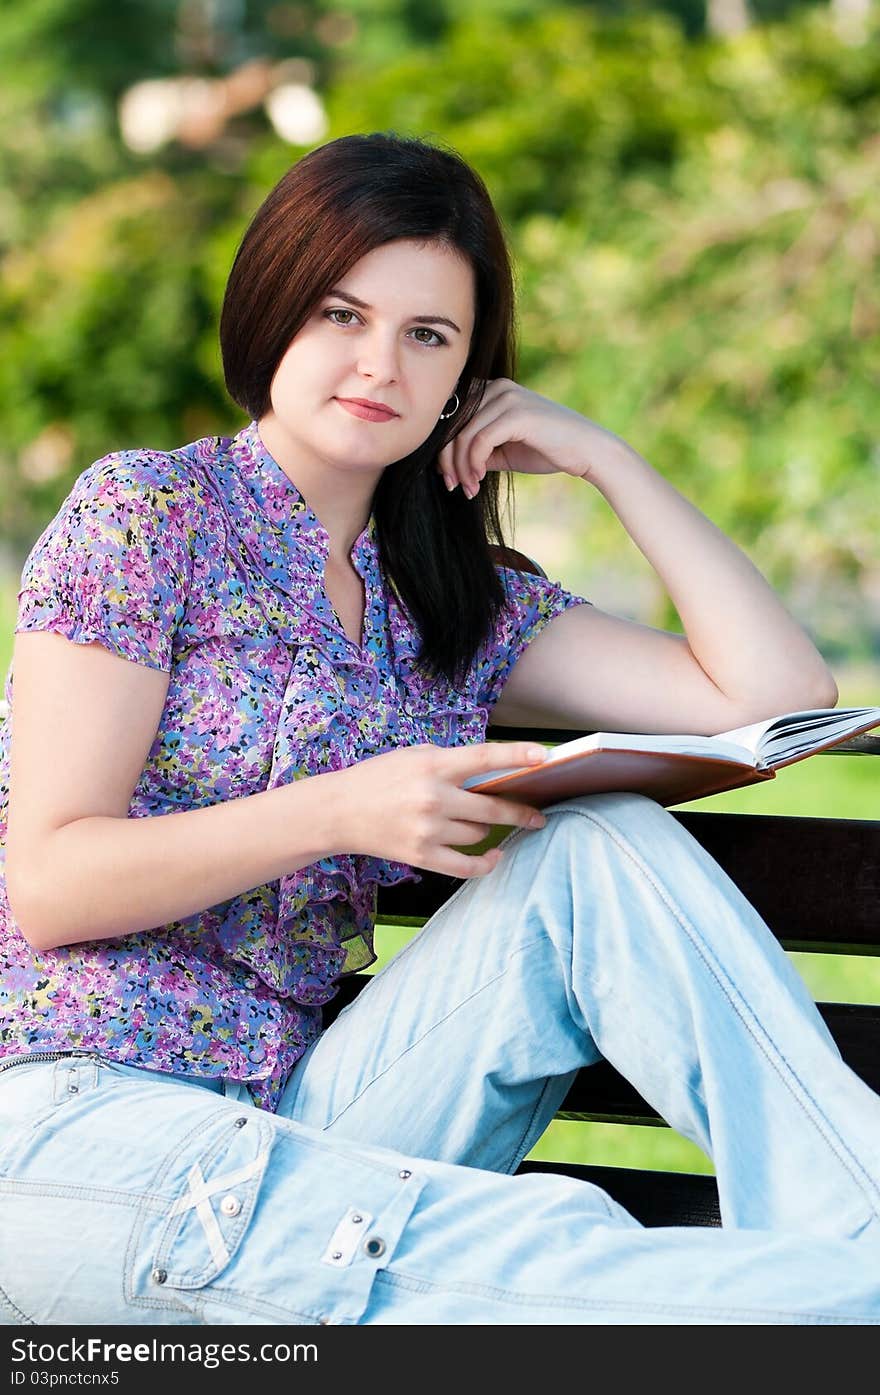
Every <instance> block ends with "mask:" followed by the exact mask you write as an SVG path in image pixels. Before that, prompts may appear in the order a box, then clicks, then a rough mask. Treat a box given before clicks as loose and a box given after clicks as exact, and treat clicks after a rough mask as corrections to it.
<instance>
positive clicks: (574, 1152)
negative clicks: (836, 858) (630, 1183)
mask: <svg viewBox="0 0 880 1395" xmlns="http://www.w3.org/2000/svg"><path fill="white" fill-rule="evenodd" d="M15 610H16V595H15V591H14V589H13V588H12V587H11V586H6V587H2V586H0V674H2V675H5V674H6V671H7V668H8V666H9V661H10V658H11V654H12V631H13V626H14V623H15ZM837 678H838V683H839V686H840V690H841V692H840V705H841V706H859V705H862V704H864V705H878V704H880V674H878V672H877V670H875V669H871V668H863V669H861V670H858V671H856V670H852V671H850V672H848V673H847V672H845V671H841V672H838V673H837ZM0 696H2V694H0ZM878 765H880V761H877V760H872V759H870V758H867V757H865V756H855V755H848V756H844V755H835V756H821V757H817V758H815V759H813V760H807V761H803V762H802V763H800V764H798V765H794V766H790V767H788V768H787V769H785V770H782V771H780V772H779V774H778V775H777V777H776V779H775V780H772V781H768V782H766V783H762V784H759V785H753V786H750V787H749V788H747V789H742V790H734V791H732V792H731V793H729V794H719V795H713V796H712V798H711V799H704V800H694V801H692V802H691V803H689V804H688V805H687V806H686V807H687V808H689V809H701V808H706V809H712V810H715V811H716V812H722V811H730V812H734V813H758V814H780V815H781V814H798V815H803V816H811V815H819V816H824V817H828V818H860V819H880V770H878V769H877V767H878ZM679 807H683V806H679ZM414 933H415V931H414V929H413V928H405V927H400V926H388V925H381V924H380V925H378V926H377V927H376V946H377V950H378V955H379V958H378V961H377V963H376V965H374V969H373V971H374V972H375V970H376V969H378V968H380V967H381V966H382V964H384V963H386V962H387V961H388V959H390V958H391V957H392V955H394V954H396V953H397V951H398V950H399V949H400V948H402V947H403V945H404V944H405V943H406V942H407V940H409V939H410V938H411V936H412V935H413V934H414ZM791 957H792V960H793V961H794V963H795V965H796V967H797V968H798V970H799V972H800V973H801V975H802V977H803V978H804V980H805V982H806V984H807V986H808V988H809V989H810V992H811V993H812V995H813V997H814V998H815V999H824V1000H825V1001H828V1002H835V1001H836V1002H862V1003H880V960H873V959H869V958H852V957H847V956H837V955H824V954H792V956H791ZM529 1156H530V1157H531V1158H536V1159H539V1158H540V1159H547V1160H553V1159H555V1160H559V1161H567V1162H589V1163H595V1164H604V1165H610V1166H616V1167H644V1168H655V1169H662V1170H671V1171H677V1172H706V1173H711V1172H712V1164H711V1162H710V1160H709V1159H708V1158H707V1157H706V1156H705V1154H703V1153H702V1152H701V1150H700V1149H699V1148H697V1147H696V1146H695V1145H694V1144H693V1143H690V1142H689V1141H688V1140H687V1139H684V1138H682V1137H681V1136H680V1135H679V1134H677V1133H675V1132H674V1131H673V1130H671V1129H667V1128H634V1127H627V1126H621V1125H618V1124H592V1123H574V1122H569V1121H566V1120H561V1119H558V1120H554V1121H553V1123H552V1124H551V1125H550V1127H549V1128H548V1130H547V1132H546V1133H545V1134H544V1136H543V1137H542V1138H541V1139H540V1141H539V1142H538V1144H537V1146H536V1147H535V1148H534V1149H533V1150H532V1152H531V1153H530V1154H529Z"/></svg>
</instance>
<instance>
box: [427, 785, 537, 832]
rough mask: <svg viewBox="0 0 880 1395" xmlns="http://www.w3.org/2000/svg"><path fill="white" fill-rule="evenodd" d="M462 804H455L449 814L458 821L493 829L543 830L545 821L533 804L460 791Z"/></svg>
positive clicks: (477, 792) (475, 791)
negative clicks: (476, 823) (467, 821)
mask: <svg viewBox="0 0 880 1395" xmlns="http://www.w3.org/2000/svg"><path fill="white" fill-rule="evenodd" d="M461 794H462V796H463V799H464V801H465V802H464V803H462V804H459V803H457V802H456V803H455V804H454V805H453V808H452V810H451V812H452V813H453V814H454V815H455V816H456V818H459V819H474V820H479V822H480V824H481V825H483V824H488V825H489V826H490V827H494V826H495V825H496V824H504V825H505V826H506V827H509V828H543V827H544V824H545V823H546V822H547V820H546V819H545V818H544V815H543V814H542V813H541V811H540V809H536V808H535V806H534V805H533V804H521V803H520V802H519V800H517V799H502V798H500V797H499V796H498V795H491V794H480V793H479V791H478V790H473V791H471V790H462V791H461Z"/></svg>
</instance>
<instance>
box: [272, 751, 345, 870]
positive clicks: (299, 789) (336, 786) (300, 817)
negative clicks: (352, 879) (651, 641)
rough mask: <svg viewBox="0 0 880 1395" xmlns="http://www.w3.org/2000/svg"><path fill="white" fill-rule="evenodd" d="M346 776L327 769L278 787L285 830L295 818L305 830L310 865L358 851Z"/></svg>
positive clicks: (342, 772) (339, 771) (340, 771)
mask: <svg viewBox="0 0 880 1395" xmlns="http://www.w3.org/2000/svg"><path fill="white" fill-rule="evenodd" d="M345 775H346V771H344V770H328V771H325V772H322V773H321V774H320V775H308V776H306V777H305V778H304V779H301V780H292V781H291V782H290V784H287V785H282V786H280V788H279V792H280V793H282V794H283V796H284V798H285V804H286V809H287V813H286V814H285V815H283V817H284V818H285V822H286V823H287V825H288V827H289V820H292V819H294V818H295V819H296V820H297V821H300V822H304V823H305V825H306V826H307V827H308V830H309V831H308V834H307V841H308V845H309V861H310V862H317V861H318V860H319V859H320V858H323V857H336V856H338V854H340V853H346V852H347V853H350V852H356V851H357V849H356V848H355V847H354V846H353V844H354V830H353V828H352V827H351V822H352V820H351V815H352V809H351V800H350V799H347V798H346V786H345V779H344V777H345Z"/></svg>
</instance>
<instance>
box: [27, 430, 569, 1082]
mask: <svg viewBox="0 0 880 1395" xmlns="http://www.w3.org/2000/svg"><path fill="white" fill-rule="evenodd" d="M328 546H329V538H328V535H327V533H326V531H325V529H324V528H323V527H322V526H321V524H320V522H319V520H318V518H317V517H316V515H315V514H314V513H313V512H312V510H311V509H310V508H309V506H308V504H307V503H306V501H305V499H304V498H303V497H302V495H301V494H300V493H299V492H298V491H297V489H296V488H295V486H294V485H293V484H292V483H291V481H290V480H289V479H288V478H287V476H286V475H285V474H284V472H283V470H282V469H281V467H280V466H279V465H278V464H277V463H276V461H275V460H273V458H272V457H271V456H270V455H269V453H268V451H267V450H266V448H265V447H264V445H263V443H262V441H261V439H260V436H259V432H258V429H257V423H256V422H255V421H252V422H250V423H249V424H248V425H247V426H245V427H244V428H243V429H242V430H241V431H239V432H238V434H237V435H235V436H232V437H229V436H224V437H216V436H210V437H206V438H204V439H203V440H199V441H194V442H193V443H191V444H190V445H186V446H182V447H180V448H179V449H177V450H173V451H169V452H163V451H155V450H127V451H119V452H115V453H113V454H111V455H107V456H104V457H102V459H100V460H98V461H96V462H95V463H94V464H93V465H91V466H90V467H89V468H88V469H87V470H85V471H84V472H83V474H81V475H80V477H79V479H78V480H77V481H76V484H75V485H74V487H73V489H72V490H71V492H70V494H69V495H68V497H67V499H66V500H65V502H64V503H63V504H62V506H61V508H60V509H59V511H58V513H57V514H56V516H55V518H54V519H53V520H52V521H51V523H50V524H49V525H48V527H47V528H46V529H45V531H44V532H43V533H42V535H41V536H40V537H39V538H38V540H37V542H36V543H35V544H34V547H33V548H32V550H31V553H30V555H29V557H28V559H27V561H26V563H25V566H24V571H23V575H22V589H21V591H20V593H19V612H18V620H17V624H16V630H20V631H23V630H55V631H57V632H59V633H60V634H63V635H66V636H67V638H68V639H71V640H73V641H74V642H76V643H83V644H85V643H88V642H90V641H93V640H98V641H100V642H101V643H102V644H103V645H105V646H106V647H107V648H108V649H110V650H111V651H113V652H114V653H116V654H120V655H122V656H123V657H124V658H126V659H130V660H132V661H133V662H134V663H140V664H146V665H148V666H149V667H151V668H158V669H162V670H164V671H165V672H167V673H169V674H170V681H169V688H168V693H167V697H166V700H165V706H164V709H163V712H162V717H161V721H160V724H159V729H158V731H157V733H156V737H155V740H154V742H153V745H152V748H151V750H150V752H149V755H148V757H147V761H146V764H145V766H144V769H143V773H142V775H141V777H140V780H139V782H138V785H137V788H136V789H135V791H134V794H133V796H132V800H131V805H130V808H129V817H130V818H146V817H148V816H150V815H153V814H164V813H169V812H172V811H174V810H180V809H192V808H201V807H203V806H205V805H209V804H214V803H216V802H217V801H218V800H222V799H236V798H239V797H240V796H242V795H249V794H255V793H257V792H258V791H261V790H266V789H273V788H274V787H275V786H277V785H281V784H286V783H287V782H288V781H290V780H296V779H301V778H303V777H304V776H307V775H313V774H318V773H319V772H321V771H325V770H338V769H342V768H344V767H346V766H348V765H351V764H352V763H353V762H355V761H358V760H362V759H364V758H365V757H367V756H372V755H376V754H377V753H379V752H380V751H385V750H390V749H392V748H394V747H397V746H404V745H413V744H416V743H420V742H434V743H437V744H439V745H444V746H451V745H463V744H465V743H466V742H473V741H482V740H484V739H485V731H486V722H487V716H488V713H489V711H490V710H491V708H492V707H493V705H494V704H495V702H496V701H497V699H498V697H499V695H500V693H501V689H502V687H503V685H504V682H505V679H506V678H507V675H508V673H509V671H510V669H511V667H512V666H513V664H514V663H515V662H516V659H517V658H518V656H519V655H520V654H521V653H522V651H523V650H524V649H525V647H526V646H527V645H528V643H529V642H530V641H531V640H532V639H533V638H534V637H535V635H536V634H538V632H539V631H540V630H541V629H542V628H543V626H544V625H545V624H546V623H547V622H548V621H549V620H550V619H552V617H553V616H555V615H558V614H559V613H560V612H561V611H563V610H565V609H566V608H567V607H568V606H571V605H578V604H587V602H585V601H584V600H583V598H582V597H579V596H576V595H573V594H572V593H570V592H568V591H566V590H564V589H563V588H562V587H561V586H560V585H558V583H556V582H554V581H548V580H546V579H544V578H543V577H539V576H535V575H531V574H526V573H521V572H517V571H514V570H512V569H509V568H501V569H500V572H501V575H502V579H503V581H504V584H505V587H506V591H507V595H508V600H507V604H506V606H505V609H504V612H503V614H502V617H501V619H500V621H499V624H498V626H497V628H496V632H495V634H494V636H493V637H492V639H491V641H490V642H487V643H484V645H483V646H482V647H481V649H480V651H479V653H478V654H477V656H476V658H475V661H474V663H473V665H472V667H471V670H470V673H469V675H468V678H467V681H466V682H465V684H464V686H463V687H462V688H461V689H459V690H456V689H455V688H454V687H453V686H451V685H450V684H449V683H448V682H446V681H445V680H443V681H441V682H439V683H436V684H434V685H433V686H430V687H429V686H428V685H427V684H426V682H425V681H424V680H423V679H422V678H421V677H420V676H419V675H418V674H417V671H416V669H415V667H414V660H415V658H416V655H417V652H418V636H417V634H416V633H415V631H414V628H413V625H412V623H411V622H410V620H409V619H408V616H407V612H406V611H405V609H404V608H403V607H402V606H401V604H400V602H399V600H398V599H397V597H396V595H395V593H394V591H393V590H392V589H391V588H390V587H389V586H388V585H387V584H386V582H385V579H384V576H383V573H382V570H381V567H380V562H379V554H378V546H377V543H376V537H375V520H374V518H372V517H371V518H370V521H369V523H368V525H367V527H366V528H365V529H364V531H363V532H362V533H361V535H360V536H359V537H358V539H357V541H356V542H355V544H354V546H353V548H352V551H351V558H352V562H353V564H354V566H355V568H356V569H357V571H358V573H359V574H360V576H361V577H362V578H363V581H364V585H365V591H366V609H365V615H364V631H363V637H362V647H360V648H359V647H358V646H357V644H355V643H354V642H353V641H352V640H351V639H349V638H348V637H347V635H346V634H345V631H344V630H343V628H342V626H341V624H340V621H339V619H338V617H337V615H336V613H335V612H334V610H333V607H332V606H331V604H330V602H329V600H328V598H327V596H326V594H325V592H324V587H323V572H324V563H325V560H326V557H327V554H328ZM5 695H6V699H7V702H8V705H9V707H8V716H7V717H6V719H5V720H4V721H2V722H0V1057H2V1056H10V1055H17V1054H20V1053H22V1052H29V1051H35V1050H57V1049H65V1048H68V1047H71V1046H74V1047H84V1048H90V1049H95V1050H98V1051H100V1052H101V1053H102V1054H103V1055H105V1056H107V1057H109V1058H111V1059H113V1060H116V1061H121V1062H125V1063H127V1064H130V1065H143V1066H148V1067H149V1068H151V1069H153V1070H160V1071H169V1072H174V1073H178V1074H185V1075H194V1076H229V1077H231V1078H233V1079H236V1080H243V1081H246V1082H247V1083H248V1085H249V1086H250V1089H251V1091H252V1093H253V1094H254V1097H255V1099H256V1101H257V1103H258V1104H260V1105H261V1107H263V1108H265V1109H269V1110H274V1109H275V1108H276V1107H277V1104H278V1100H279V1098H280V1096H281V1092H282V1090H283V1088H284V1085H285V1082H286V1080H287V1078H288V1076H289V1074H290V1072H291V1070H292V1068H293V1065H294V1063H295V1062H296V1061H297V1059H298V1058H299V1057H300V1056H301V1055H302V1053H303V1052H304V1051H305V1049H306V1047H307V1046H308V1045H309V1043H310V1042H311V1041H313V1040H314V1038H315V1037H316V1036H317V1035H318V1034H319V1032H320V1030H321V1009H322V1004H324V1003H326V1002H328V1000H329V999H331V998H332V997H333V996H334V995H335V993H336V991H337V980H338V979H339V978H340V976H341V975H343V974H348V973H351V972H353V971H355V970H359V969H363V968H364V967H365V966H367V965H369V964H371V963H372V962H373V961H374V959H375V954H374V953H373V947H372V930H373V922H374V918H375V905H376V887H377V885H378V884H382V885H389V884H391V883H394V882H399V881H404V880H408V879H409V880H418V879H419V874H418V873H417V872H414V871H413V870H412V868H410V867H409V866H407V865H405V864H403V863H400V862H389V861H385V860H382V859H379V858H374V857H366V856H360V855H343V856H336V857H328V858H322V859H320V860H319V861H317V862H314V863H312V864H311V865H310V866H308V867H305V868H303V869H302V870H300V871H298V872H294V873H292V874H291V875H290V876H284V877H282V878H281V879H280V880H279V881H275V882H272V883H270V884H268V885H266V886H260V887H257V888H255V889H254V890H251V891H247V892H245V893H244V894H242V895H240V896H236V897H234V898H233V899H231V900H229V901H224V902H223V903H222V904H220V905H216V906H211V907H209V908H208V909H207V910H205V911H203V912H201V913H199V914H197V915H193V916H189V917H187V918H186V919H183V920H176V921H173V922H171V923H170V924H168V925H165V926H163V927H162V928H161V929H159V930H152V931H150V932H146V933H136V934H120V935H119V936H118V937H116V938H107V939H101V940H94V941H88V942H83V943H78V944H75V945H71V946H69V947H61V948H58V949H54V950H46V951H39V952H38V951H35V950H34V949H32V948H31V947H30V946H29V945H28V943H27V941H26V940H25V939H24V937H23V936H22V935H21V933H20V932H19V930H18V929H17V927H16V925H15V923H14V921H13V919H12V915H11V913H10V909H9V904H8V901H7V899H6V894H5V879H4V878H3V875H2V874H3V848H4V845H5V835H6V816H7V806H8V793H9V736H10V730H11V723H12V721H13V720H14V696H13V675H12V669H11V668H10V671H9V673H8V674H7V678H6V689H5Z"/></svg>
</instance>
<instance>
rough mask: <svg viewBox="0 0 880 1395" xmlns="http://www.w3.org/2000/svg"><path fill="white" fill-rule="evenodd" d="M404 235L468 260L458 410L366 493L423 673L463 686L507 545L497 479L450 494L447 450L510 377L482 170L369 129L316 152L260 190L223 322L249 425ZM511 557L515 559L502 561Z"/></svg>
mask: <svg viewBox="0 0 880 1395" xmlns="http://www.w3.org/2000/svg"><path fill="white" fill-rule="evenodd" d="M398 238H411V239H416V240H419V241H425V242H427V241H439V242H443V243H446V244H447V245H449V246H450V247H454V248H456V249H457V250H458V251H459V252H460V253H462V254H463V255H464V256H465V257H467V258H468V259H469V261H470V263H471V266H472V267H473V271H474V276H475V282H476V305H475V322H474V330H473V335H472V338H471V346H470V352H469V355H468V359H467V362H466V363H465V365H464V368H463V369H462V372H461V375H460V377H459V380H458V384H457V387H456V391H457V393H458V396H459V401H460V403H461V406H460V409H459V410H458V411H457V412H456V413H455V415H454V416H453V417H451V418H450V419H449V420H448V421H438V422H437V425H436V426H435V427H434V429H433V431H432V432H431V434H430V436H429V437H428V438H427V440H426V441H424V442H423V443H422V445H421V446H419V447H418V448H417V449H416V450H414V451H413V452H412V453H411V454H410V455H408V456H406V457H405V458H404V459H402V460H398V461H395V462H394V463H393V464H391V465H389V466H388V467H387V468H386V469H385V471H384V472H383V474H382V476H381V478H380V481H379V484H378V485H377V487H376V491H375V495H374V498H373V511H374V513H375V517H376V529H377V539H378V543H379V549H380V557H381V562H382V567H383V570H384V572H385V575H386V577H387V579H388V581H389V582H390V583H391V585H392V586H393V587H394V589H395V591H396V592H397V595H398V598H399V600H400V601H401V602H402V603H403V605H404V606H405V608H406V609H407V610H408V612H409V614H410V616H411V618H412V620H413V622H414V624H415V627H416V630H417V632H418V634H419V637H420V641H421V648H420V652H419V657H418V665H419V667H420V668H421V669H422V671H423V672H424V673H425V674H427V675H428V676H429V677H430V678H432V679H434V678H437V677H439V676H440V675H444V676H445V677H446V678H448V679H449V680H450V681H451V682H452V683H453V684H455V685H456V686H459V685H461V683H462V682H463V681H464V678H465V676H466V674H467V672H468V669H469V667H470V665H471V663H472V661H473V659H474V656H475V654H476V653H477V650H478V648H479V646H480V644H481V643H482V641H483V640H484V639H486V638H487V637H488V636H489V634H490V633H491V631H492V628H493V626H494V623H495V621H496V619H497V617H498V613H499V611H500V609H501V607H502V606H503V604H504V599H505V591H504V587H503V585H502V583H501V580H500V578H499V575H498V573H497V571H496V569H495V558H496V557H500V558H501V559H504V558H505V556H506V555H507V552H508V549H507V548H506V544H505V541H504V538H503V535H502V524H501V520H500V516H499V504H498V500H499V489H500V478H501V475H502V474H503V475H504V477H505V479H506V480H507V483H508V489H509V488H510V476H509V474H508V472H506V471H503V472H499V471H489V472H488V473H487V475H486V478H485V479H484V480H483V482H482V484H481V486H480V491H479V493H478V494H477V496H476V498H475V499H472V500H469V499H467V498H466V497H465V495H464V494H463V493H462V491H461V489H460V488H458V489H455V490H454V491H453V492H452V493H449V492H448V491H447V489H446V487H445V485H444V483H443V480H442V477H441V476H440V474H439V472H438V470H437V468H436V464H437V457H438V454H439V452H440V450H441V448H442V447H443V446H444V445H445V444H446V442H447V441H448V440H449V439H451V438H452V437H453V436H454V435H455V434H456V433H457V432H458V431H460V430H461V428H462V427H463V426H464V425H466V423H467V422H468V421H469V420H470V419H471V418H472V417H473V415H474V413H475V412H476V411H477V409H478V407H479V405H480V395H479V384H480V383H481V382H484V381H486V380H489V379H493V378H513V377H514V376H515V366H516V363H515V360H516V331H515V308H514V287H513V272H512V268H511V260H510V256H509V253H508V250H507V245H506V241H505V236H504V232H503V229H502V226H501V223H500V220H499V218H498V215H497V213H496V212H495V209H494V207H493V204H492V200H491V198H490V196H489V193H488V191H487V189H486V186H485V184H484V183H483V181H482V179H481V178H480V176H479V175H478V174H477V173H476V172H475V171H474V170H473V169H471V167H470V166H469V165H468V164H467V163H466V162H465V160H463V159H462V157H461V156H460V155H458V154H457V153H456V152H455V151H454V150H451V149H449V148H446V147H442V146H440V145H435V144H429V143H428V142H426V141H424V140H421V139H418V138H416V137H408V136H399V135H397V134H395V133H393V132H384V131H378V132H373V133H372V134H369V135H350V136H342V137H341V138H340V139H338V140H333V141H329V142H328V143H327V144H326V145H322V146H319V147H318V148H317V149H315V150H312V151H310V152H309V153H308V154H307V155H304V156H303V158H302V159H301V160H299V161H298V162H297V164H295V165H294V166H293V167H292V168H291V169H289V170H288V171H287V173H286V174H285V175H284V176H283V177H282V179H281V180H280V181H279V182H278V184H276V186H275V188H274V189H272V191H271V192H270V193H269V195H268V196H267V197H266V199H265V200H264V201H263V203H262V204H261V205H260V207H259V208H258V209H257V212H256V213H255V215H254V217H253V218H252V220H251V222H250V224H249V226H248V228H247V230H246V232H245V234H244V237H243V238H242V241H241V244H240V246H239V248H238V251H237V253H236V256H235V260H234V262H233V265H232V270H231V272H230V275H229V280H228V283H227V286H226V294H225V297H224V301H223V308H222V312H221V316H220V346H221V352H222V356H223V371H224V375H225V380H226V387H227V391H228V392H229V394H230V396H231V397H232V399H233V401H234V402H236V403H238V405H239V406H240V407H242V408H243V409H244V410H245V411H246V412H247V413H248V414H249V415H250V416H251V417H252V418H254V419H258V418H260V417H262V416H264V415H265V414H266V412H268V411H269V409H270V405H271V403H270V387H271V383H272V379H273V377H274V375H275V370H276V368H277V366H278V363H279V362H280V360H281V358H282V356H283V354H284V353H285V351H286V349H287V347H288V345H289V344H290V341H291V339H293V337H294V335H295V334H296V333H297V332H298V330H299V329H300V328H301V327H302V325H304V324H305V322H306V320H307V319H308V318H309V316H310V315H311V314H312V313H313V311H314V309H315V307H316V306H317V304H318V303H319V301H320V300H321V299H322V298H323V296H324V295H326V293H327V291H328V290H329V289H330V288H331V287H332V286H334V285H335V284H336V283H337V282H338V281H339V280H340V279H341V278H342V276H344V275H345V273H346V272H347V271H348V270H349V269H350V268H351V267H352V266H353V265H354V264H355V263H356V262H357V261H359V260H360V258H361V257H363V256H365V255H366V254H367V253H368V252H371V251H372V250H373V249H374V248H376V247H379V246H381V245H382V244H384V243H386V242H391V241H393V240H395V239H398ZM510 555H511V556H513V555H515V554H512V553H511V554H510Z"/></svg>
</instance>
